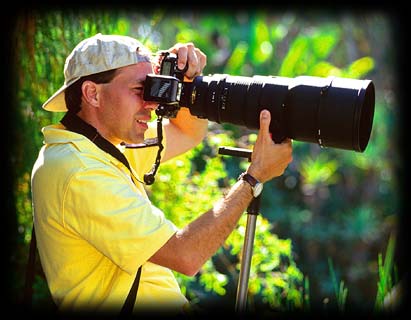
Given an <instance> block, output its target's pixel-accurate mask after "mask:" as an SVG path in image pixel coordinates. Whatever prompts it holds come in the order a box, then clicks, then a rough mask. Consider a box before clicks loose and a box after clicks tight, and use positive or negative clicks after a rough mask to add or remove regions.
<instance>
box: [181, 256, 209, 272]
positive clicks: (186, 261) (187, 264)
mask: <svg viewBox="0 0 411 320" xmlns="http://www.w3.org/2000/svg"><path fill="white" fill-rule="evenodd" d="M203 264H204V263H203V262H200V261H196V259H195V258H194V259H193V257H192V256H191V257H190V256H187V257H182V258H181V259H180V263H179V268H178V269H179V270H176V271H177V272H179V273H182V274H184V275H186V276H189V277H194V276H195V275H196V274H197V273H198V272H199V271H200V269H201V267H202V266H203Z"/></svg>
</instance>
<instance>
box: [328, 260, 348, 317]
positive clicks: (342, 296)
mask: <svg viewBox="0 0 411 320" xmlns="http://www.w3.org/2000/svg"><path fill="white" fill-rule="evenodd" d="M328 268H329V269H330V274H331V279H332V282H333V286H334V292H335V297H336V299H337V306H338V310H340V311H341V312H342V311H344V309H345V303H346V301H347V294H348V289H347V288H346V287H345V284H344V281H343V280H341V281H340V285H339V286H338V281H337V276H336V274H335V270H334V266H333V262H332V260H331V259H330V258H328Z"/></svg>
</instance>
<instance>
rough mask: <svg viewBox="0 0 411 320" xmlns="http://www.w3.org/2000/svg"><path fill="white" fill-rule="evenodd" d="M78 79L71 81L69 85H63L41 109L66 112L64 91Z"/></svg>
mask: <svg viewBox="0 0 411 320" xmlns="http://www.w3.org/2000/svg"><path fill="white" fill-rule="evenodd" d="M78 79H79V77H78V78H75V79H72V80H71V81H70V83H69V84H64V85H63V86H62V87H61V88H60V89H58V90H57V91H56V92H55V93H54V94H53V95H52V96H51V97H50V98H49V99H48V100H47V101H46V102H45V103H44V104H43V106H42V108H43V109H44V110H47V111H53V112H66V111H67V106H66V100H65V90H66V89H67V87H69V86H70V85H71V84H73V83H74V82H76V81H77V80H78Z"/></svg>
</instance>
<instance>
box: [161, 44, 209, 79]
mask: <svg viewBox="0 0 411 320" xmlns="http://www.w3.org/2000/svg"><path fill="white" fill-rule="evenodd" d="M168 51H170V52H172V53H175V54H177V56H178V65H177V66H178V68H179V69H180V70H183V69H184V68H185V66H186V65H188V69H187V71H186V72H185V74H184V76H185V77H186V78H187V79H188V80H192V79H193V78H194V77H196V76H199V75H201V74H202V72H203V69H204V67H205V66H206V64H207V56H206V55H205V54H204V53H203V52H202V51H201V50H200V49H198V48H196V47H195V46H194V44H193V43H191V42H189V43H177V44H175V45H174V46H172V47H171V48H170V49H169V50H168Z"/></svg>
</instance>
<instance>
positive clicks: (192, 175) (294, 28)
mask: <svg viewBox="0 0 411 320" xmlns="http://www.w3.org/2000/svg"><path fill="white" fill-rule="evenodd" d="M396 27H397V25H396V21H395V16H394V17H393V16H392V15H390V14H389V13H387V12H385V11H384V10H375V11H371V10H364V11H363V10H316V9H312V10H298V9H297V8H296V9H292V8H291V9H288V10H287V9H285V8H281V9H274V8H267V9H255V10H249V9H247V10H241V9H237V10H223V9H221V10H214V9H213V10H206V9H204V10H201V9H195V10H170V8H160V7H159V8H156V9H152V10H150V9H147V8H144V10H138V9H137V8H134V7H124V8H121V9H120V8H107V7H102V8H101V9H100V8H93V9H87V8H84V9H83V10H68V9H67V8H65V9H64V10H58V9H55V10H54V9H53V10H51V9H50V10H21V11H20V12H19V14H17V15H16V19H15V21H14V23H13V28H12V35H11V39H12V46H11V50H12V52H13V54H12V56H11V58H10V60H11V68H12V74H13V76H14V77H12V81H13V82H12V86H11V92H10V94H11V97H12V107H13V108H12V110H13V113H12V114H11V117H10V118H11V130H12V139H13V141H14V143H13V144H12V145H11V146H10V149H9V153H10V159H9V160H10V167H11V168H10V172H9V174H10V175H11V177H12V188H11V189H12V195H11V196H10V197H9V204H10V207H11V208H12V214H11V217H9V218H10V223H9V232H10V236H11V237H10V240H9V243H10V248H11V250H10V256H9V257H8V258H9V262H10V263H11V274H10V275H9V276H7V283H8V287H9V288H10V299H11V301H12V302H13V303H19V299H20V297H21V293H22V291H23V287H24V274H25V270H26V263H27V257H28V252H29V243H30V238H31V227H32V220H31V219H32V207H31V193H30V174H31V168H32V165H33V163H34V161H35V159H36V157H37V153H38V151H39V149H40V147H41V146H42V135H41V128H42V127H43V126H46V125H49V124H51V123H54V122H58V121H59V120H60V119H61V117H62V116H63V114H59V113H57V114H56V113H48V112H46V111H43V110H42V108H41V105H42V104H43V102H44V101H45V100H46V99H47V98H48V97H49V96H50V95H51V94H53V93H54V92H55V91H56V90H57V89H58V88H59V87H60V86H61V85H62V84H63V82H64V77H63V67H64V61H65V59H66V57H67V55H68V54H69V53H70V52H71V50H72V49H73V48H74V46H75V45H76V44H77V43H78V42H80V41H81V40H83V39H84V38H86V37H90V36H93V35H95V34H96V33H98V32H101V33H106V34H122V35H128V36H132V37H135V38H138V39H139V40H141V41H142V42H143V43H145V45H146V46H147V47H149V48H150V49H151V50H152V51H153V52H156V51H157V50H159V49H167V48H169V47H171V46H172V45H173V44H175V43H176V42H188V41H191V42H194V43H195V44H196V46H197V47H199V48H201V50H202V51H203V52H204V53H206V54H207V57H208V60H207V61H208V63H207V67H206V69H205V70H204V73H205V74H214V73H226V74H230V75H242V76H248V77H251V76H253V75H263V76H268V75H274V76H283V77H296V76H299V75H311V76H318V77H327V76H330V75H333V76H340V77H347V78H355V79H371V80H372V81H373V82H374V84H375V88H376V105H375V116H374V125H373V130H372V133H371V138H370V141H369V144H368V147H367V149H366V150H365V152H363V153H358V152H354V151H347V150H338V149H332V148H325V149H322V148H320V147H319V146H318V145H316V144H311V143H305V142H298V141H294V143H293V146H294V153H293V159H294V160H293V162H292V163H291V164H290V166H289V167H288V168H287V170H286V172H285V174H284V175H283V176H281V177H279V178H277V179H275V180H273V181H271V182H270V183H267V184H266V185H265V187H264V192H263V196H262V204H261V214H260V215H259V216H258V219H257V227H256V235H255V242H254V251H253V260H252V266H251V270H250V271H251V272H250V279H249V296H248V300H247V302H248V308H249V310H253V311H257V312H268V313H270V312H286V311H295V310H298V311H300V310H301V311H312V310H316V311H318V310H320V311H325V312H327V311H332V310H338V311H341V312H348V311H354V310H355V311H357V310H360V311H364V312H379V311H381V310H387V308H388V309H389V308H392V307H393V306H395V305H396V304H398V303H399V302H400V301H401V298H402V296H403V295H401V292H402V293H403V292H404V284H403V283H404V282H405V279H406V277H407V270H404V268H401V265H402V264H401V262H402V252H401V249H402V245H401V243H400V242H401V239H402V238H401V237H399V231H400V228H399V227H400V222H401V210H402V207H401V200H402V199H401V196H402V194H401V189H400V188H401V180H400V176H401V173H402V172H403V171H402V170H403V168H402V158H401V150H400V147H401V145H400V143H399V142H400V141H401V121H400V120H401V114H400V98H399V93H400V92H399V79H398V77H397V75H398V74H397V72H398V69H397V66H398V64H399V61H398V58H399V55H398V53H397V52H396V51H395V48H396V43H395V41H396V39H398V38H397V34H396V32H397V31H398V30H397V28H396ZM255 139H256V131H252V130H249V129H246V128H244V127H240V126H235V125H231V124H219V123H213V122H210V123H209V134H208V136H207V138H206V139H205V140H204V141H203V143H202V144H201V145H200V146H198V147H196V148H195V149H194V150H192V151H190V152H188V153H187V154H185V155H183V156H180V157H178V158H177V159H174V160H172V161H170V162H167V163H165V164H163V165H161V166H160V169H159V172H158V174H157V179H156V183H155V184H154V185H152V186H150V187H148V192H149V195H150V197H151V199H152V201H153V203H154V204H155V205H157V206H158V207H159V208H160V209H162V210H163V211H164V212H165V214H166V215H167V217H169V218H170V219H172V220H173V221H174V222H175V223H176V224H177V225H178V226H183V225H184V224H186V223H187V222H188V221H191V220H192V219H194V218H195V217H196V216H198V215H199V214H200V213H202V212H204V211H206V210H208V209H209V208H210V207H211V206H212V205H213V203H214V202H215V201H216V200H217V199H218V198H219V197H220V196H221V194H222V193H224V192H225V191H226V190H227V188H228V187H229V186H230V185H232V184H233V183H234V181H235V179H236V178H237V177H238V175H239V174H240V173H241V172H242V171H243V170H244V169H245V168H246V166H247V165H248V163H247V162H246V161H245V160H242V159H238V158H232V157H224V156H221V155H219V154H218V147H220V146H235V147H241V148H252V145H253V143H254V142H255ZM245 219H246V214H245V215H244V217H243V219H242V220H241V221H240V224H239V226H238V228H237V229H236V230H235V231H234V232H233V233H232V235H231V236H230V237H229V239H228V240H227V242H226V244H225V245H224V247H223V248H221V249H220V250H219V251H218V252H217V253H216V255H215V256H214V257H213V258H212V259H211V260H210V261H209V262H207V264H206V265H205V266H204V268H203V269H202V270H201V272H200V273H199V274H198V275H197V276H195V277H184V276H181V275H179V274H177V275H176V276H177V278H178V281H179V282H180V284H181V286H182V288H183V291H184V293H185V294H186V295H187V297H189V299H190V300H191V301H192V302H193V304H194V305H196V306H197V307H198V308H200V309H201V308H202V309H207V308H211V307H212V306H214V305H215V304H217V305H220V306H226V307H227V309H228V310H231V309H232V310H234V304H235V300H236V287H237V283H238V272H239V268H240V264H239V262H240V258H241V250H242V247H243V241H244V234H245V228H246V220H245ZM401 290H402V291H401ZM390 292H397V295H396V296H394V297H395V298H394V299H392V298H391V300H390V297H392V295H390ZM398 292H400V294H398ZM33 299H34V300H33V301H34V307H35V308H37V309H39V310H43V309H45V310H48V309H49V308H51V305H52V304H51V300H50V296H49V292H48V289H47V284H46V282H45V279H44V276H43V274H42V272H41V267H40V265H39V262H38V261H37V275H36V278H35V285H34V295H33Z"/></svg>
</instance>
